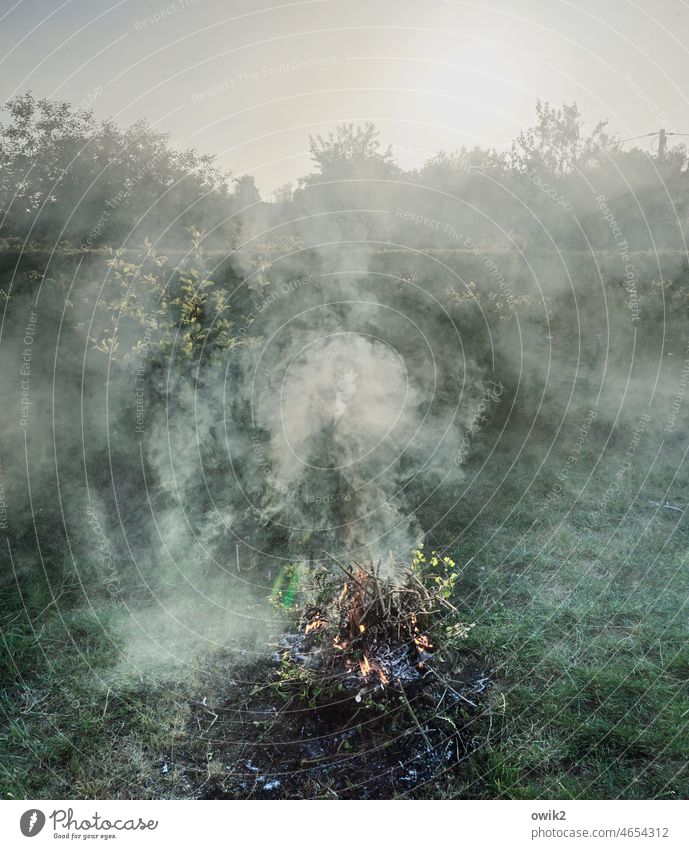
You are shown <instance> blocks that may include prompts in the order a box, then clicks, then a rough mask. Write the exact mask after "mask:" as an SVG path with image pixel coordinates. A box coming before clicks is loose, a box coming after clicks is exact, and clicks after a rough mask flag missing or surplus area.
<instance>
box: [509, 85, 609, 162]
mask: <svg viewBox="0 0 689 849" xmlns="http://www.w3.org/2000/svg"><path fill="white" fill-rule="evenodd" d="M536 116H537V118H538V123H537V124H536V126H534V127H530V128H529V129H528V130H526V131H525V132H521V133H520V134H519V136H518V137H517V140H516V141H515V142H513V144H512V153H511V164H512V167H513V169H514V170H515V171H518V172H525V173H527V174H530V173H532V172H534V171H536V172H538V173H547V174H554V175H556V176H563V175H565V174H568V173H570V172H571V171H573V170H574V169H576V168H578V167H585V166H586V163H587V162H588V160H589V159H591V157H594V156H596V155H598V154H600V153H601V152H603V151H606V150H609V149H616V147H617V141H616V139H614V138H613V137H611V136H609V135H608V133H607V132H606V131H605V127H606V125H607V121H600V122H599V123H598V124H596V126H595V127H594V129H593V132H592V133H591V134H590V135H588V136H584V135H583V133H582V119H581V115H580V113H579V108H578V106H577V105H576V103H572V104H571V106H570V105H568V104H566V103H565V104H563V106H562V109H557V110H556V109H555V108H554V107H552V106H551V105H550V104H549V103H545V102H542V101H540V100H539V101H537V103H536Z"/></svg>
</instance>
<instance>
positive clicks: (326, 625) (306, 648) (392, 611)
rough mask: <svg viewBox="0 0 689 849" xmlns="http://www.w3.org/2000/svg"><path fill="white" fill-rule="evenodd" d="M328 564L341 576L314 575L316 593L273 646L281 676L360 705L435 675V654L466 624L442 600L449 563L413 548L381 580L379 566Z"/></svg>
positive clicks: (449, 586) (450, 583)
mask: <svg viewBox="0 0 689 849" xmlns="http://www.w3.org/2000/svg"><path fill="white" fill-rule="evenodd" d="M330 559H331V560H332V561H333V562H334V563H335V565H336V566H337V570H338V573H339V574H340V575H341V576H340V577H338V574H336V573H334V572H333V571H332V570H326V569H323V570H321V572H320V573H319V575H318V579H317V580H316V581H315V583H316V585H317V587H318V588H317V590H316V591H315V593H313V594H312V596H313V597H312V598H311V599H307V600H306V601H305V603H304V604H303V605H302V607H301V608H300V611H299V616H298V632H297V633H292V634H287V635H285V636H284V637H283V638H282V640H281V641H280V643H279V649H280V650H281V652H282V654H281V659H282V663H283V669H284V678H285V679H286V680H289V678H290V675H291V674H294V675H296V677H298V678H299V680H300V682H301V683H307V684H308V683H310V684H311V685H312V689H313V690H314V691H315V690H317V694H320V693H321V692H323V691H324V690H326V691H327V692H328V693H329V692H330V691H331V690H332V688H333V687H336V688H338V689H339V690H344V691H346V692H348V693H356V698H357V701H361V698H362V696H363V695H364V694H372V693H373V692H385V691H386V690H388V689H392V690H394V691H397V692H399V691H400V690H401V689H403V688H404V687H406V686H408V685H410V684H413V683H415V682H418V681H420V680H421V679H422V678H424V677H425V676H427V675H429V674H430V675H436V676H437V675H438V674H439V673H438V671H437V669H436V668H435V663H434V657H435V655H436V653H438V652H439V651H440V650H443V649H449V648H450V644H451V643H454V642H455V641H456V640H458V639H461V638H462V637H464V636H465V635H466V633H467V631H468V629H469V628H470V627H471V626H467V625H464V624H463V623H462V622H461V621H460V616H459V612H458V611H457V609H456V607H455V606H454V605H453V604H452V602H451V601H450V600H449V599H450V596H451V595H452V591H453V589H454V584H455V581H456V578H457V572H456V569H455V564H454V562H453V561H452V560H451V559H450V558H448V557H444V558H442V557H440V556H438V555H437V554H436V553H435V552H433V554H432V555H431V557H430V558H429V559H426V556H425V555H424V553H423V551H422V549H420V548H419V549H418V550H417V551H416V552H415V555H414V560H413V562H412V566H411V568H409V567H407V568H406V569H399V568H398V569H396V570H388V572H389V574H387V575H382V574H381V565H380V563H378V564H373V563H368V564H365V565H364V564H361V563H358V562H352V563H350V564H347V565H345V564H343V563H340V562H339V561H338V560H336V559H335V558H333V557H330ZM295 667H297V669H295Z"/></svg>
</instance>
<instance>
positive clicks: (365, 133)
mask: <svg viewBox="0 0 689 849" xmlns="http://www.w3.org/2000/svg"><path fill="white" fill-rule="evenodd" d="M378 136H379V133H378V131H377V130H376V128H375V126H374V125H373V124H372V123H370V122H367V123H366V124H364V126H363V127H362V126H360V125H356V126H354V124H338V125H337V128H336V130H335V132H334V133H333V132H330V133H328V136H327V138H324V137H323V136H321V135H317V136H309V151H310V153H311V158H312V159H313V161H314V162H315V163H316V166H317V167H318V179H319V180H326V181H327V180H366V179H373V180H376V179H385V178H388V177H392V176H394V175H396V174H398V173H399V168H398V167H397V165H396V164H395V162H394V160H393V158H392V150H391V148H390V147H388V148H387V149H386V150H383V151H381V149H380V141H379V138H378ZM307 179H313V178H307Z"/></svg>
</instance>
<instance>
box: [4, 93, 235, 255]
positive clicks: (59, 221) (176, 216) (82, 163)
mask: <svg viewBox="0 0 689 849" xmlns="http://www.w3.org/2000/svg"><path fill="white" fill-rule="evenodd" d="M4 111H5V113H6V115H7V119H6V121H5V122H3V123H0V222H2V233H3V234H5V235H10V236H21V237H26V236H27V235H28V234H29V233H30V234H31V235H32V237H34V238H38V239H52V238H58V237H62V238H64V239H70V240H73V241H80V242H82V243H83V244H85V245H86V246H87V247H94V246H96V245H99V244H103V243H108V242H114V241H115V240H118V239H123V238H126V237H127V236H128V234H129V233H130V231H131V230H132V228H133V227H134V230H135V232H134V239H135V240H136V241H138V242H139V243H141V242H142V241H143V238H144V237H145V236H148V237H157V236H159V235H160V234H163V233H166V232H168V234H169V236H170V238H171V239H176V238H178V237H179V236H180V234H181V233H182V232H183V231H184V228H185V227H188V226H190V225H191V224H194V223H196V224H199V223H201V224H202V225H203V226H204V228H205V229H209V227H208V224H209V220H210V221H212V222H216V221H218V220H220V221H221V220H223V217H225V215H226V210H225V211H224V210H223V207H225V206H227V183H228V175H227V174H224V173H223V172H222V171H220V169H218V168H217V166H216V165H215V160H214V158H213V157H212V156H209V155H206V154H199V153H197V152H196V151H194V150H182V151H178V150H176V149H175V148H174V147H173V146H172V145H171V143H170V140H169V137H168V136H167V135H166V134H164V133H160V132H158V131H156V130H153V129H152V128H151V127H150V125H149V124H148V123H147V122H145V121H139V122H137V123H136V124H134V125H133V126H131V127H128V128H124V129H122V128H120V127H118V126H117V125H116V124H115V123H114V122H112V121H104V122H102V123H98V122H97V121H96V120H95V118H94V115H93V112H92V111H90V110H83V109H79V110H74V109H73V108H72V107H71V106H70V105H69V104H68V103H58V102H55V101H51V100H47V99H40V100H39V99H36V98H34V97H33V95H32V94H31V93H30V92H29V93H26V94H23V95H21V96H19V97H16V98H13V99H12V100H10V101H9V102H8V103H6V104H5V108H4ZM140 220H141V224H139V225H138V226H137V222H139V221H140Z"/></svg>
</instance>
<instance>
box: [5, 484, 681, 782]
mask: <svg viewBox="0 0 689 849" xmlns="http://www.w3.org/2000/svg"><path fill="white" fill-rule="evenodd" d="M674 471H676V469H675V470H673V473H674ZM658 474H659V476H660V478H662V477H663V476H664V475H668V469H666V470H665V471H663V470H660V471H659V472H658ZM670 476H671V475H670ZM572 483H574V481H573V482H572ZM510 487H511V488H510ZM523 491H524V488H523V485H519V482H518V481H515V482H513V483H512V484H511V483H510V482H509V481H508V482H507V483H506V485H505V486H503V487H501V488H500V490H499V492H498V493H497V495H496V494H495V493H494V490H493V488H492V487H491V486H489V485H488V484H487V483H486V484H485V496H486V497H488V496H489V495H491V494H493V496H494V497H493V500H492V502H491V506H490V509H489V510H488V509H487V510H486V511H485V512H484V513H483V514H482V521H481V522H480V523H474V524H473V525H469V523H468V521H466V520H467V518H468V514H467V517H463V516H461V515H455V516H454V518H453V521H455V522H456V523H457V526H458V527H467V529H466V530H465V531H464V532H463V534H462V535H461V537H460V539H459V540H458V541H457V542H455V541H454V540H453V538H452V537H450V535H449V534H447V532H442V531H437V532H436V534H437V536H438V539H436V540H434V541H433V543H434V544H435V543H436V542H438V541H440V542H442V540H439V537H441V536H442V537H445V538H446V542H447V543H450V542H452V545H453V551H454V552H456V553H457V554H458V555H459V554H460V552H461V556H459V557H458V559H459V560H461V562H463V563H464V564H465V566H464V567H463V571H462V575H461V579H460V582H459V592H458V603H459V604H460V605H461V609H462V612H463V613H464V615H465V617H466V619H467V620H470V621H473V622H476V627H475V628H474V629H473V630H472V631H471V632H470V635H469V638H468V640H467V643H466V649H467V651H469V652H471V653H473V655H474V656H477V657H480V658H481V659H482V662H483V663H484V665H485V666H487V667H488V668H490V669H491V671H492V678H493V681H494V685H493V687H492V689H491V691H490V694H489V696H488V709H487V711H486V712H485V713H484V714H482V716H481V717H480V718H479V719H477V720H475V722H474V723H473V728H472V733H473V735H474V741H473V743H474V745H473V749H474V750H473V752H472V754H471V755H470V756H469V757H468V758H466V759H465V760H464V761H463V763H462V766H461V768H460V769H458V770H455V771H453V772H452V773H447V774H445V775H444V776H443V777H441V778H439V779H438V780H437V781H436V782H435V783H434V784H431V785H427V786H426V787H425V788H424V790H423V794H424V795H427V796H431V797H450V796H451V797H463V798H495V797H499V798H514V799H525V798H553V799H568V798H686V797H687V796H689V770H688V768H687V764H688V763H689V734H687V727H688V725H689V632H688V628H687V605H688V603H689V602H688V598H687V583H688V582H687V573H688V568H687V557H688V556H689V548H688V546H687V530H686V527H685V526H684V525H683V524H682V523H681V522H680V523H679V524H678V523H677V516H678V515H679V514H675V513H672V512H669V511H663V510H659V511H656V510H655V508H652V507H650V506H648V504H647V500H646V499H645V498H641V497H639V498H637V499H636V500H633V501H632V500H628V501H627V502H626V506H625V507H624V508H622V507H619V508H618V507H617V506H616V505H614V504H611V505H609V507H608V509H607V510H606V511H604V512H601V511H600V510H597V508H596V501H595V498H594V497H593V495H591V496H585V495H583V496H582V497H581V498H580V499H579V501H578V502H577V503H576V504H573V503H572V499H569V500H568V501H565V500H564V499H563V500H562V501H561V502H557V503H555V504H554V505H552V506H551V507H549V508H548V510H546V511H541V512H539V511H538V508H537V505H538V503H539V493H537V492H534V493H529V494H527V496H526V497H525V498H523V499H522V501H521V503H520V504H519V508H518V509H516V510H514V511H512V507H513V506H514V505H515V504H517V503H518V502H519V498H520V497H521V496H522V495H523ZM588 491H589V490H586V491H585V492H588ZM590 491H591V492H593V491H594V488H590ZM472 492H473V501H474V503H478V502H480V494H479V491H478V490H477V489H476V488H474V489H473V490H472ZM687 495H689V493H687V492H681V491H680V492H679V493H678V494H676V495H675V498H676V499H677V498H678V499H681V498H682V496H684V497H685V500H684V501H681V500H680V503H687V500H686V496H687ZM630 504H631V509H628V508H629V506H630ZM466 509H467V510H468V509H469V508H468V507H467V508H466ZM511 511H512V512H511ZM459 512H461V508H460V511H459ZM508 515H509V519H508V520H507V521H504V517H505V516H508ZM498 517H499V518H498ZM534 517H538V521H537V522H536V523H535V524H534ZM498 522H502V524H499V523H498ZM44 596H45V593H43V594H42V593H41V591H40V589H39V588H37V586H36V585H35V584H34V586H33V589H32V592H31V595H30V597H27V596H26V594H25V595H24V596H21V597H20V596H19V594H18V590H17V588H16V585H14V586H13V585H8V586H7V587H5V589H4V591H3V594H2V598H1V599H0V610H2V611H4V613H3V614H2V641H1V642H0V649H1V652H0V714H1V715H2V716H3V719H4V722H3V729H2V731H1V732H0V788H1V792H2V796H3V798H48V797H54V798H55V797H57V798H61V797H68V798H70V797H71V798H94V797H95V798H109V797H124V798H160V797H172V798H184V797H189V796H195V795H199V793H200V791H199V786H200V785H199V783H198V782H196V783H195V782H193V781H192V782H190V780H189V775H188V774H187V773H185V771H184V769H182V768H180V767H179V766H178V764H179V763H180V753H181V752H182V753H183V752H186V751H187V750H188V749H189V748H190V747H193V746H195V745H197V744H198V743H199V741H198V740H197V739H196V738H198V736H199V735H198V732H197V731H196V730H195V725H194V722H195V721H196V720H195V717H194V710H193V708H192V704H193V703H194V702H195V700H196V702H198V700H199V699H200V697H201V694H203V693H205V692H206V690H205V689H204V688H207V687H209V686H210V685H209V680H210V678H209V675H211V678H212V675H215V685H216V687H220V688H221V689H222V686H224V682H226V680H227V678H223V675H227V676H228V677H229V672H228V670H224V672H220V671H219V669H216V671H215V673H209V672H208V670H206V671H205V672H204V673H203V674H202V673H201V672H197V673H189V672H184V673H182V671H180V672H178V673H174V672H170V673H169V675H168V676H167V677H159V678H158V679H156V680H153V679H151V678H150V677H146V676H143V677H140V678H135V679H132V677H131V676H128V677H124V676H123V675H122V673H121V672H119V671H118V670H120V669H121V667H120V666H119V665H118V660H119V657H120V654H121V649H122V642H121V637H120V636H118V632H117V629H116V628H114V626H112V623H113V622H114V618H115V615H116V611H115V610H114V609H113V608H112V605H111V603H110V602H107V601H105V600H103V601H102V602H101V603H100V605H99V606H97V607H95V608H94V609H93V610H86V609H84V607H83V605H82V604H81V602H80V601H79V596H78V594H77V593H76V591H75V592H74V593H73V594H72V596H70V594H69V592H67V594H66V595H65V596H64V597H63V598H62V599H61V601H60V604H59V605H52V606H49V607H48V608H47V609H44V608H45V606H46V604H47V602H46V598H45V597H44ZM48 599H49V597H48ZM58 608H59V609H58ZM204 676H205V677H204ZM166 764H172V767H170V768H166ZM204 769H207V773H208V778H209V779H210V778H211V777H212V774H213V772H214V771H217V770H219V769H221V766H219V765H218V763H217V762H213V753H212V752H210V754H209V755H208V763H207V766H204ZM201 786H202V783H201Z"/></svg>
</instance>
